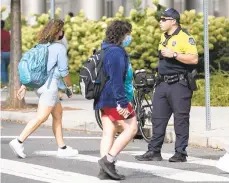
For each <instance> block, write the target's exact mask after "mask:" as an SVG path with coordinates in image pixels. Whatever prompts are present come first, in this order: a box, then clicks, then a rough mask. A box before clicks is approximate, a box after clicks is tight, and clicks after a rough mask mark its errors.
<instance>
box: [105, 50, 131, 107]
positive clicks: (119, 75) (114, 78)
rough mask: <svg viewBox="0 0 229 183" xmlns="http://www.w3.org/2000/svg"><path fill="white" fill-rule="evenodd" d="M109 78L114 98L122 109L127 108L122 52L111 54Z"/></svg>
mask: <svg viewBox="0 0 229 183" xmlns="http://www.w3.org/2000/svg"><path fill="white" fill-rule="evenodd" d="M109 54H110V55H109V58H110V59H109V61H108V64H109V68H108V72H109V76H110V80H111V87H112V91H113V94H114V97H115V99H116V101H117V103H118V104H119V105H120V107H121V108H127V106H128V101H127V98H126V95H125V89H124V82H123V73H124V70H125V60H124V55H123V53H122V52H121V51H116V52H111V53H109Z"/></svg>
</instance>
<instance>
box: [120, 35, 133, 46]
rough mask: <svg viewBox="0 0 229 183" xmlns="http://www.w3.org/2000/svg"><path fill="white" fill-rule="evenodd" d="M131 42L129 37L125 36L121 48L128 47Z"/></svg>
mask: <svg viewBox="0 0 229 183" xmlns="http://www.w3.org/2000/svg"><path fill="white" fill-rule="evenodd" d="M131 40H132V37H131V35H127V36H126V37H125V39H124V40H123V41H122V46H123V47H127V46H129V45H130V43H131Z"/></svg>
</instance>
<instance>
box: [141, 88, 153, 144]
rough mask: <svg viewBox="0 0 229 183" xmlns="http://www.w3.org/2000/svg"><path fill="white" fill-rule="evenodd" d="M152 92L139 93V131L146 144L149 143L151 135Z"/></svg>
mask: <svg viewBox="0 0 229 183" xmlns="http://www.w3.org/2000/svg"><path fill="white" fill-rule="evenodd" d="M152 99H153V92H151V91H150V92H147V93H145V92H144V93H141V94H140V100H139V106H138V115H139V129H140V132H141V134H142V136H143V138H144V140H145V141H146V142H150V140H151V139H152V134H153V126H152V110H153V104H152Z"/></svg>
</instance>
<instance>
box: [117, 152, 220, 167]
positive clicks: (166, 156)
mask: <svg viewBox="0 0 229 183" xmlns="http://www.w3.org/2000/svg"><path fill="white" fill-rule="evenodd" d="M121 153H122V154H129V155H134V156H136V155H141V154H144V153H145V151H123V152H121ZM161 155H162V158H163V159H166V160H168V159H169V158H170V157H172V156H173V154H170V153H161ZM187 161H188V162H187V163H191V164H198V165H206V166H215V165H216V162H217V161H216V160H211V159H203V158H195V157H192V156H188V158H187Z"/></svg>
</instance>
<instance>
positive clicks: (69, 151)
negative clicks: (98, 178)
mask: <svg viewBox="0 0 229 183" xmlns="http://www.w3.org/2000/svg"><path fill="white" fill-rule="evenodd" d="M77 154H79V151H78V150H76V149H73V148H72V147H69V146H67V148H66V149H61V148H58V151H57V156H58V157H71V156H76V155H77Z"/></svg>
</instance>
